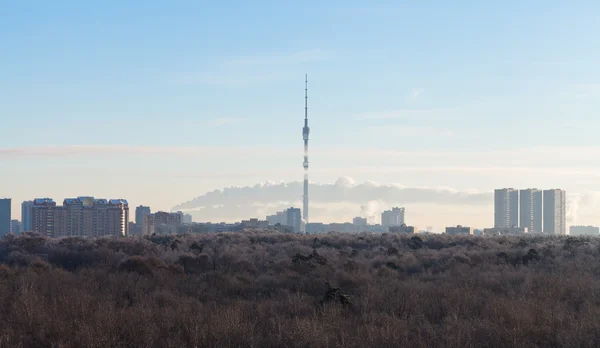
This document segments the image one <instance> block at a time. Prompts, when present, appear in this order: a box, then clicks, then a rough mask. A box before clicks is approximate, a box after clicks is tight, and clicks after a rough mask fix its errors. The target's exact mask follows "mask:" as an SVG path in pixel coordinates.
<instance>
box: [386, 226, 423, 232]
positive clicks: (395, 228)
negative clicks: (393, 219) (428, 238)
mask: <svg viewBox="0 0 600 348" xmlns="http://www.w3.org/2000/svg"><path fill="white" fill-rule="evenodd" d="M417 231H419V228H417V227H415V226H406V225H404V224H402V225H400V226H390V228H389V232H390V233H405V234H414V233H417Z"/></svg>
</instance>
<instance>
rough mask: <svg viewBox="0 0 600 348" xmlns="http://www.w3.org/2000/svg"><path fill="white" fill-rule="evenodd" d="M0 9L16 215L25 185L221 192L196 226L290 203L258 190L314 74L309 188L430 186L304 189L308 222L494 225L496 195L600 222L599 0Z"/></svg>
mask: <svg viewBox="0 0 600 348" xmlns="http://www.w3.org/2000/svg"><path fill="white" fill-rule="evenodd" d="M0 16H1V17H2V18H1V20H0V47H1V50H0V76H1V77H2V78H0V124H1V127H0V129H1V130H2V136H0V183H1V184H0V196H2V197H10V198H12V199H13V216H14V217H16V218H19V217H20V209H19V205H20V202H21V201H23V200H28V199H33V198H35V197H52V198H54V199H55V200H57V201H59V202H60V201H62V200H63V199H64V198H65V197H72V196H82V195H92V196H96V197H106V198H125V199H127V200H128V201H129V203H130V206H132V207H133V206H136V205H140V204H144V205H149V206H151V208H152V209H153V210H154V211H156V210H171V209H172V208H175V207H177V206H180V207H181V204H182V203H184V202H190V201H192V200H193V199H195V198H203V197H207V196H208V197H210V194H211V193H214V192H215V190H219V192H221V193H223V192H224V191H223V189H225V188H230V189H228V190H229V191H227V192H235V194H232V195H231V197H230V198H229V199H227V200H226V201H225V202H221V201H219V202H218V203H213V202H210V200H208V201H207V200H206V199H204V201H206V202H204V203H203V205H202V206H198V207H196V208H198V209H205V211H204V212H199V211H196V214H197V215H196V216H197V219H202V220H212V219H211V217H212V216H214V219H219V220H222V221H234V220H239V219H240V218H244V217H250V216H242V215H246V214H254V215H258V214H270V213H273V212H274V211H276V210H277V209H280V208H282V207H285V206H289V205H296V206H300V201H301V196H302V192H301V191H299V192H298V194H297V197H294V196H291V197H290V194H289V193H287V194H285V195H284V194H283V193H282V196H281V197H280V196H276V197H272V198H270V199H271V200H272V201H269V202H267V201H266V199H265V198H264V197H266V196H265V194H266V193H265V190H266V189H264V188H269V187H272V186H273V185H283V186H286V185H292V186H293V185H295V184H297V182H299V181H301V180H302V178H303V170H302V156H303V153H302V151H303V147H302V125H303V116H304V105H303V104H304V74H308V79H309V124H310V127H311V138H310V142H309V160H310V180H311V183H312V184H311V185H314V187H315V189H314V190H317V191H318V190H320V188H322V187H325V188H326V187H329V186H331V185H333V186H335V185H336V184H337V185H338V186H339V187H341V188H345V189H347V190H357V191H360V192H363V191H364V190H363V189H362V188H364V187H371V188H377V190H379V191H377V192H381V190H385V189H386V188H387V189H390V190H397V188H398V187H401V188H406V189H414V190H412V191H410V193H411V194H414V193H415V192H419V191H418V190H423V192H440V195H441V196H436V195H426V196H427V197H429V198H428V199H426V200H417V201H415V200H414V198H413V197H412V196H409V197H407V196H406V195H405V193H406V192H404V191H402V190H400V191H393V192H395V194H394V195H392V194H390V195H383V196H385V197H386V198H380V197H378V196H377V195H373V194H372V192H370V193H364V196H358V197H355V196H356V195H354V196H353V197H355V199H354V200H348V199H346V198H345V196H344V195H343V194H342V195H340V197H339V201H338V202H325V201H323V200H321V201H311V204H314V205H313V206H314V209H315V212H314V213H313V212H312V211H311V216H312V218H311V221H317V220H321V221H325V222H327V221H350V220H351V218H352V217H353V216H357V215H365V214H371V215H372V214H375V212H378V211H380V210H383V209H387V208H390V207H391V206H394V205H402V206H406V208H407V213H406V218H407V222H409V223H412V224H418V225H419V226H435V227H436V228H438V229H440V228H442V227H443V226H446V225H455V224H462V225H472V226H474V227H489V226H490V225H491V224H492V221H493V216H492V215H493V212H492V191H493V189H494V188H500V187H515V188H527V187H537V188H563V189H566V190H567V195H568V198H569V207H568V210H569V220H570V223H572V224H595V225H598V224H600V217H598V216H597V215H598V214H597V213H596V212H597V211H598V209H600V200H599V199H598V198H600V170H599V169H600V141H599V140H598V139H597V136H596V134H597V129H598V128H599V126H600V118H598V117H597V116H598V111H599V110H600V69H599V68H598V64H597V62H598V61H600V41H598V40H597V35H598V33H599V32H600V3H598V2H597V1H569V2H567V1H553V0H545V1H542V0H540V1H535V0H525V1H523V0H520V1H516V0H509V1H497V2H490V1H485V2H484V1H452V2H450V1H419V2H415V1H410V2H409V1H348V0H346V1H337V0H332V1H312V0H307V1H301V2H288V1H285V2H284V1H265V0H263V1H260V0H257V1H253V2H248V1H220V2H216V1H215V2H213V1H211V2H208V1H177V0H172V1H143V2H142V1H94V0H90V1H60V0H57V1H52V2H49V1H33V0H31V1H0ZM357 187H358V188H357ZM231 188H237V189H235V190H233V191H231ZM361 190H363V191H361ZM365 190H366V189H365ZM271 191H272V190H271ZM271 191H269V192H271ZM449 192H450V193H453V194H454V195H456V196H457V197H463V196H473V197H476V198H475V199H474V200H464V199H454V200H453V199H447V196H448V195H447V194H448V193H449ZM318 195H319V194H318V192H317V196H318ZM482 195H483V196H482ZM248 197H250V199H248ZM269 197H270V196H269ZM361 197H364V202H362V203H361V202H360V200H361V199H362V198H361ZM480 197H487V198H484V199H480ZM240 200H242V201H244V202H245V203H243V204H242V203H239V201H240ZM252 202H254V203H252ZM209 207H210V209H209V210H206V209H207V208H209ZM240 207H242V208H243V209H242V208H240ZM367 211H369V212H368V213H367ZM209 213H210V214H212V215H209ZM375 215H377V214H375ZM411 216H412V218H411ZM259 217H262V216H259Z"/></svg>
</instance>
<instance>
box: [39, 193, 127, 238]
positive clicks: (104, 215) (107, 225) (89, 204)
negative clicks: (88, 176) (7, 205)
mask: <svg viewBox="0 0 600 348" xmlns="http://www.w3.org/2000/svg"><path fill="white" fill-rule="evenodd" d="M31 216H32V218H31V221H32V222H31V231H33V232H36V233H40V234H43V235H45V236H47V237H102V236H127V234H128V230H129V206H128V204H127V201H126V200H124V199H111V200H106V199H94V197H78V198H67V199H65V200H64V202H63V205H62V206H57V205H56V203H55V202H54V201H53V200H52V199H50V198H37V199H35V200H34V201H33V206H32V208H31Z"/></svg>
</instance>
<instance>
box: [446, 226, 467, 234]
mask: <svg viewBox="0 0 600 348" xmlns="http://www.w3.org/2000/svg"><path fill="white" fill-rule="evenodd" d="M446 234H454V235H472V234H473V228H472V227H466V226H461V225H457V226H451V227H446Z"/></svg>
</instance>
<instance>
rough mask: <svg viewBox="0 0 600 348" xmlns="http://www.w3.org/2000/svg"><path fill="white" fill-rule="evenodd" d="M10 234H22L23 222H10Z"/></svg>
mask: <svg viewBox="0 0 600 348" xmlns="http://www.w3.org/2000/svg"><path fill="white" fill-rule="evenodd" d="M10 232H11V233H14V234H18V233H19V232H21V222H20V221H19V220H10Z"/></svg>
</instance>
